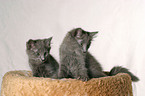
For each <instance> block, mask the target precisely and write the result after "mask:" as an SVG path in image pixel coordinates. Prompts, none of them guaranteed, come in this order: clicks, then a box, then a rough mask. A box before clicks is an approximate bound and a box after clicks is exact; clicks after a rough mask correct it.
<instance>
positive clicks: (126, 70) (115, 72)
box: [109, 66, 139, 82]
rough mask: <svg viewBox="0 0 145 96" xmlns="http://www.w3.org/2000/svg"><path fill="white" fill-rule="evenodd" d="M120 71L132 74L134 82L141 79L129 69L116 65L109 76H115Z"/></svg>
mask: <svg viewBox="0 0 145 96" xmlns="http://www.w3.org/2000/svg"><path fill="white" fill-rule="evenodd" d="M118 73H127V74H129V75H130V77H131V80H132V81H134V82H137V81H139V78H138V77H136V76H135V75H134V74H132V73H131V72H129V70H128V69H127V68H124V67H121V66H115V67H113V68H112V69H111V71H110V72H109V76H113V75H116V74H118Z"/></svg>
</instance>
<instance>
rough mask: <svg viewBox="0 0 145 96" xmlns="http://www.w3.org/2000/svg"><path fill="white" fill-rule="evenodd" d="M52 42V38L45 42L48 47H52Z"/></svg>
mask: <svg viewBox="0 0 145 96" xmlns="http://www.w3.org/2000/svg"><path fill="white" fill-rule="evenodd" d="M51 40H52V37H50V38H48V39H45V40H44V42H45V44H46V46H50V44H51Z"/></svg>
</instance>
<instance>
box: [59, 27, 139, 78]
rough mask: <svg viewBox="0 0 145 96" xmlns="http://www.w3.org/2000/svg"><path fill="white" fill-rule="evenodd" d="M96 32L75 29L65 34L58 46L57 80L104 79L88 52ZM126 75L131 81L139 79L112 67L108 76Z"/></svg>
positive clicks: (100, 68)
mask: <svg viewBox="0 0 145 96" xmlns="http://www.w3.org/2000/svg"><path fill="white" fill-rule="evenodd" d="M97 33H98V32H87V31H84V30H83V29H81V28H76V29H73V30H71V31H70V32H68V33H67V35H66V37H65V38H64V40H63V42H62V44H61V46H60V69H59V73H58V76H59V78H75V79H80V80H82V81H87V80H89V79H91V78H99V77H105V76H107V74H105V73H104V72H103V70H102V67H101V65H100V63H99V62H98V61H97V60H96V59H95V58H94V57H93V56H92V55H91V54H90V53H89V52H88V48H89V47H90V45H91V41H92V39H93V38H94V36H95V35H96V34H97ZM118 73H128V74H129V75H130V76H131V79H132V80H133V81H138V80H139V79H138V78H137V77H136V76H135V75H133V74H132V73H131V72H129V71H128V69H126V68H123V67H121V66H116V67H113V68H112V70H111V71H110V73H109V74H108V75H109V76H112V75H116V74H118Z"/></svg>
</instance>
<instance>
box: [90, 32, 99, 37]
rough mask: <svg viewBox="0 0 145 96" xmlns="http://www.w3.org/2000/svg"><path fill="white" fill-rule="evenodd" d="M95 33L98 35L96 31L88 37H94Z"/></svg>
mask: <svg viewBox="0 0 145 96" xmlns="http://www.w3.org/2000/svg"><path fill="white" fill-rule="evenodd" d="M97 33H98V31H97V32H91V33H90V36H91V37H94V36H95V35H96V34H97Z"/></svg>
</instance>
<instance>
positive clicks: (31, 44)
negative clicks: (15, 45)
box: [27, 39, 35, 49]
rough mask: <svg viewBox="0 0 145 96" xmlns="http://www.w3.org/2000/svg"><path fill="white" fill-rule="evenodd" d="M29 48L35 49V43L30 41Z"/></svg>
mask: <svg viewBox="0 0 145 96" xmlns="http://www.w3.org/2000/svg"><path fill="white" fill-rule="evenodd" d="M27 48H28V49H33V48H35V41H34V40H32V39H30V40H29V41H28V42H27Z"/></svg>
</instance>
